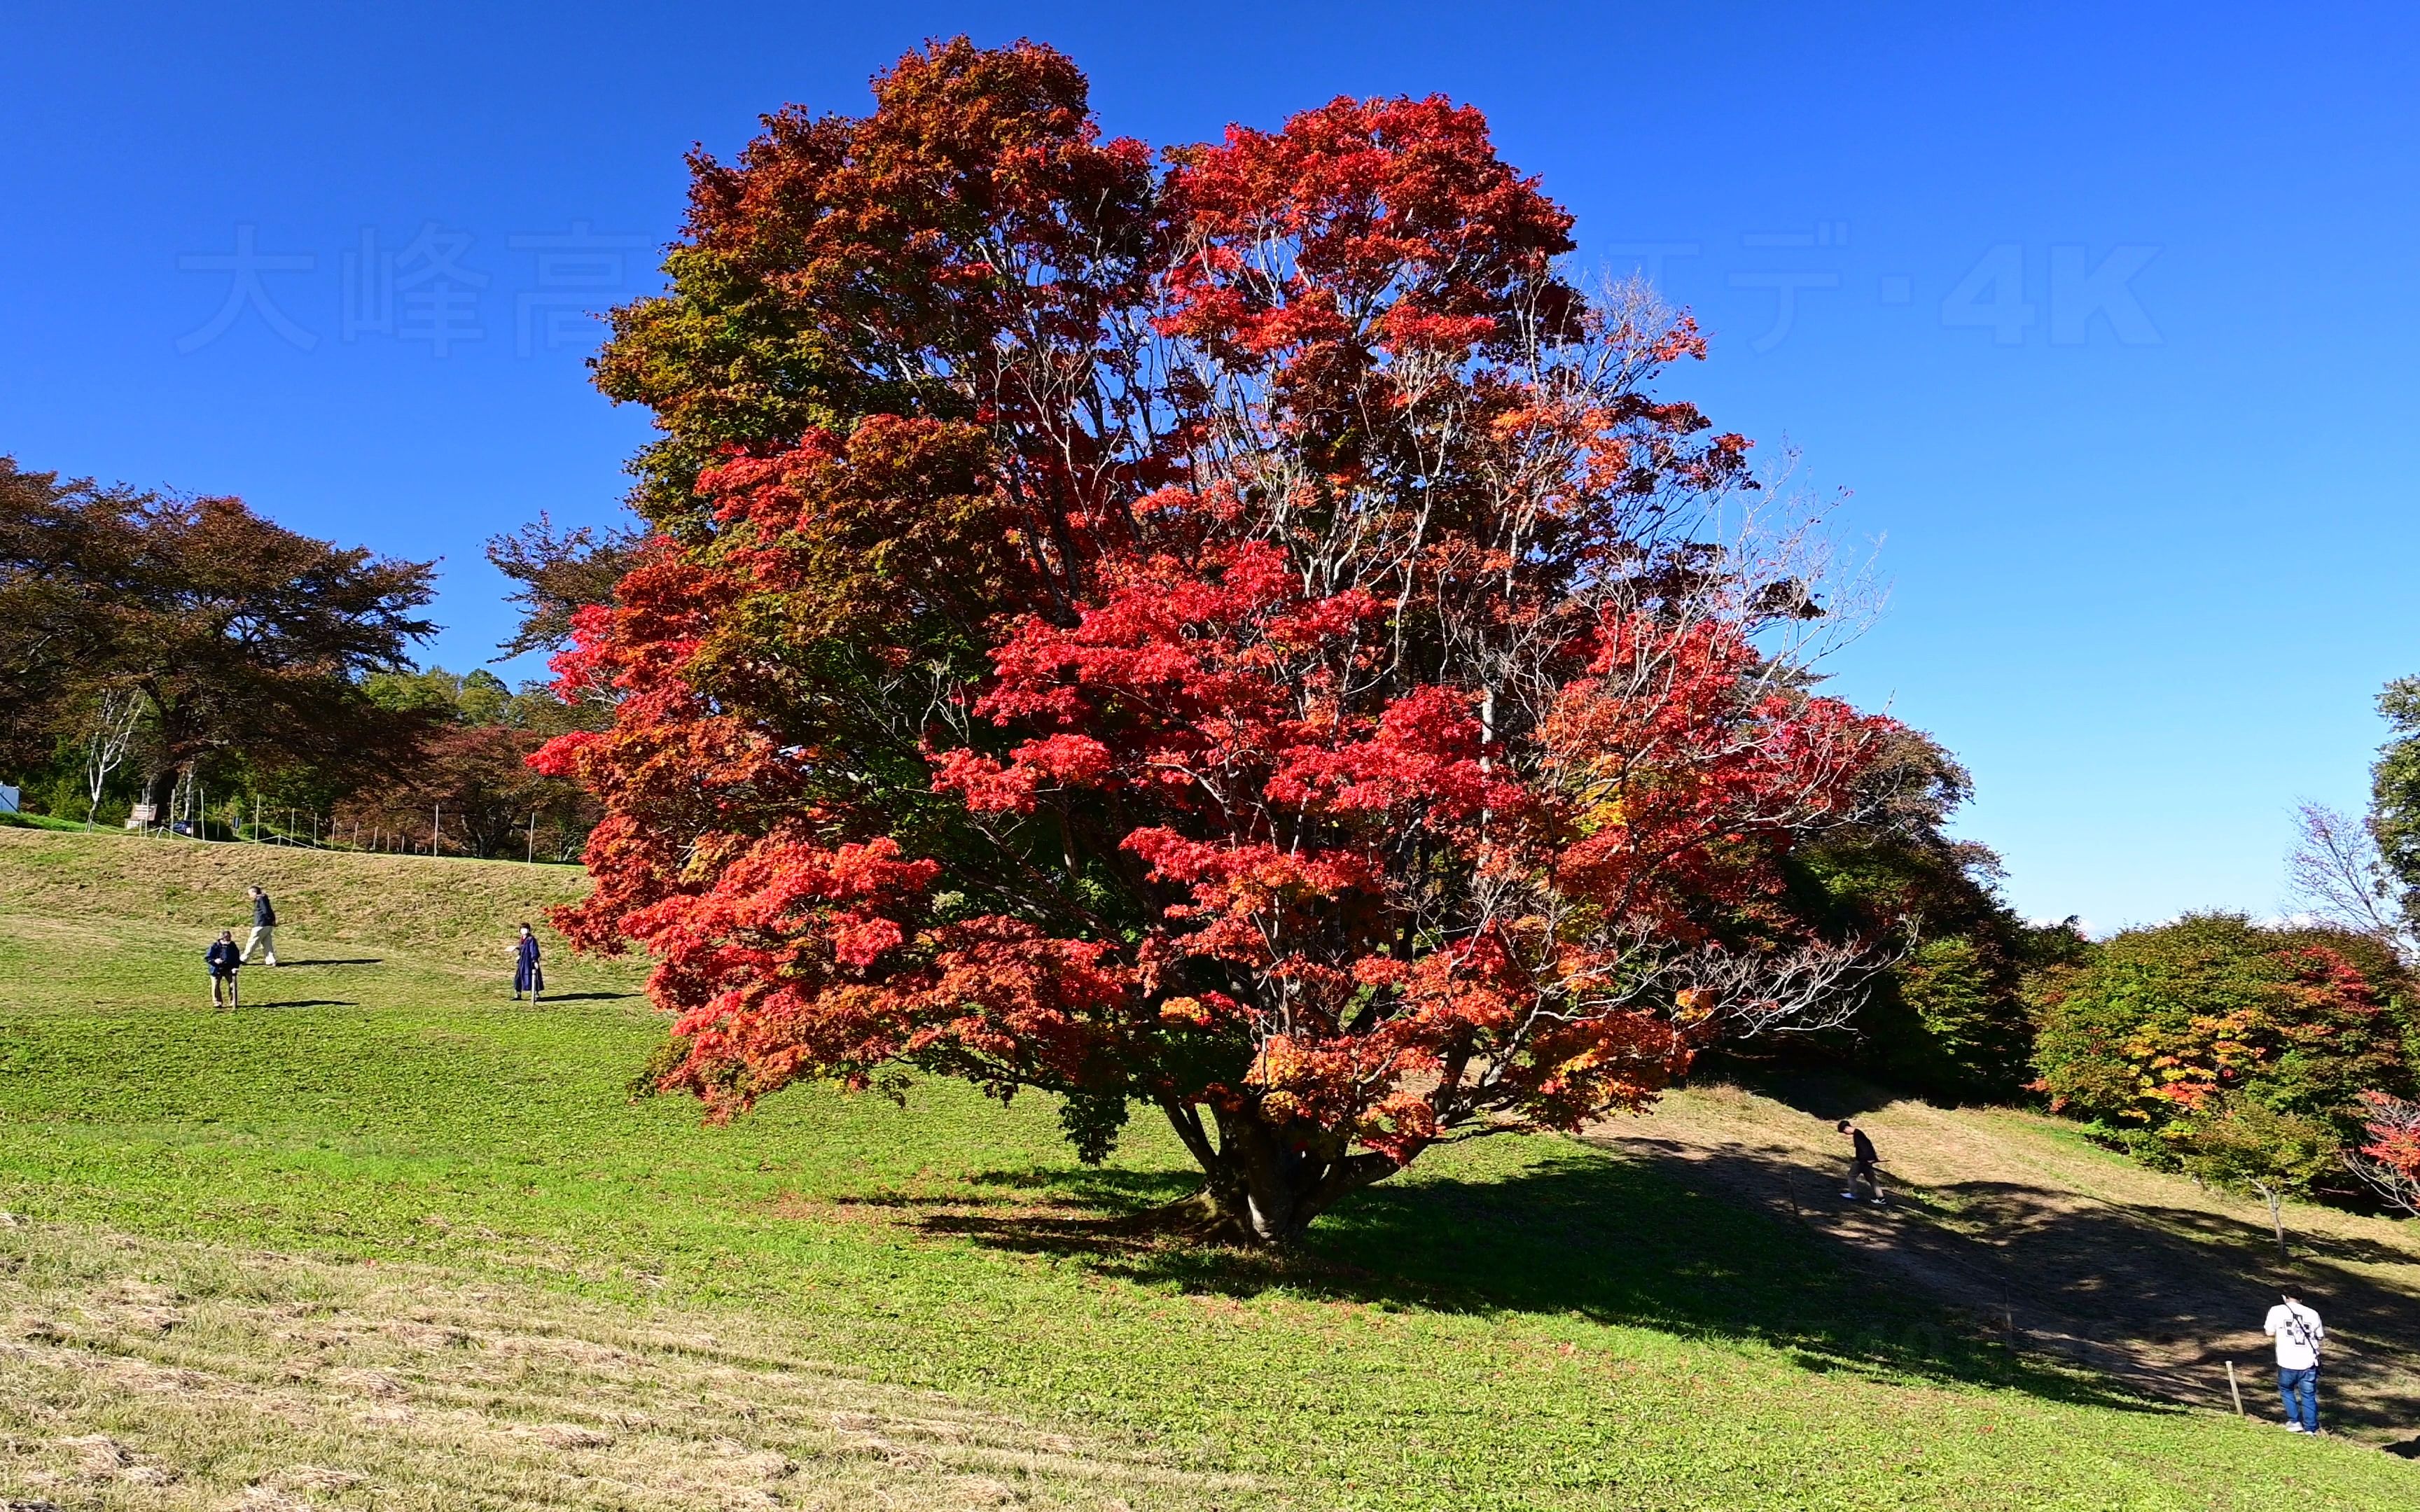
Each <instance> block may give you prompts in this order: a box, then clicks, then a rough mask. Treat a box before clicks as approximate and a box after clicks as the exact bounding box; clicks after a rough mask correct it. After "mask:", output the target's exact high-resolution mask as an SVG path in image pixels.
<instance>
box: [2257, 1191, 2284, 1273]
mask: <svg viewBox="0 0 2420 1512" xmlns="http://www.w3.org/2000/svg"><path fill="white" fill-rule="evenodd" d="M2254 1190H2255V1191H2257V1192H2258V1193H2259V1194H2260V1196H2261V1197H2262V1198H2263V1199H2264V1200H2266V1201H2267V1202H2268V1204H2269V1227H2270V1228H2271V1230H2272V1231H2273V1232H2274V1233H2275V1234H2276V1236H2277V1257H2278V1258H2279V1259H2281V1260H2290V1259H2292V1258H2293V1256H2291V1255H2290V1254H2288V1253H2287V1250H2286V1194H2285V1192H2284V1191H2283V1189H2281V1188H2278V1187H2273V1186H2263V1187H2256V1188H2254Z"/></svg>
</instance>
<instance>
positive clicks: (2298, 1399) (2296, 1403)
mask: <svg viewBox="0 0 2420 1512" xmlns="http://www.w3.org/2000/svg"><path fill="white" fill-rule="evenodd" d="M2277 1395H2278V1396H2279V1397H2280V1398H2281V1399H2282V1400H2283V1401H2284V1402H2285V1404H2286V1421H2287V1422H2288V1423H2300V1424H2301V1425H2303V1427H2304V1431H2306V1432H2310V1433H2317V1432H2319V1366H2318V1365H2313V1366H2311V1368H2309V1369H2308V1370H2288V1369H2287V1368H2286V1367H2285V1366H2283V1365H2279V1366H2278V1367H2277Z"/></svg>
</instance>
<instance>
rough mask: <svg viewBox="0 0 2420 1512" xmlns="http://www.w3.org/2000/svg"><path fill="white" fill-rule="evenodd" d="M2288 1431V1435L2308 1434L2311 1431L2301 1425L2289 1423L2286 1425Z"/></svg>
mask: <svg viewBox="0 0 2420 1512" xmlns="http://www.w3.org/2000/svg"><path fill="white" fill-rule="evenodd" d="M2286 1431H2287V1432H2288V1433H2308V1432H2310V1431H2311V1430H2310V1429H2308V1428H2306V1427H2303V1425H2301V1424H2300V1423H2288V1424H2287V1425H2286Z"/></svg>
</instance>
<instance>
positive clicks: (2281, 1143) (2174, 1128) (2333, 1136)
mask: <svg viewBox="0 0 2420 1512" xmlns="http://www.w3.org/2000/svg"><path fill="white" fill-rule="evenodd" d="M2164 1137H2165V1138H2166V1139H2167V1141H2168V1143H2169V1146H2170V1148H2171V1149H2174V1150H2175V1152H2176V1156H2177V1160H2178V1163H2179V1164H2180V1165H2182V1166H2183V1167H2184V1169H2185V1172H2186V1174H2187V1175H2190V1176H2192V1177H2194V1178H2195V1180H2200V1181H2203V1182H2206V1183H2208V1184H2209V1185H2211V1186H2215V1187H2218V1188H2220V1189H2221V1190H2223V1191H2228V1192H2239V1193H2245V1194H2249V1195H2251V1196H2257V1197H2258V1198H2259V1199H2260V1200H2261V1201H2262V1202H2264V1203H2266V1204H2268V1207H2269V1225H2270V1227H2271V1229H2272V1231H2273V1233H2274V1234H2275V1235H2276V1239H2277V1257H2278V1258H2279V1259H2281V1260H2282V1259H2286V1258H2288V1251H2287V1247H2286V1214H2285V1205H2286V1199H2287V1198H2288V1197H2289V1196H2310V1195H2311V1193H2312V1191H2313V1189H2314V1188H2316V1187H2317V1186H2319V1184H2320V1183H2321V1182H2322V1181H2324V1180H2326V1179H2327V1178H2329V1177H2332V1176H2336V1175H2339V1174H2341V1172H2342V1171H2343V1169H2344V1167H2343V1164H2342V1155H2343V1149H2344V1146H2343V1142H2342V1141H2343V1134H2342V1132H2341V1131H2340V1130H2338V1129H2337V1128H2336V1127H2335V1125H2334V1124H2333V1123H2331V1122H2329V1121H2328V1120H2326V1119H2315V1118H2312V1117H2310V1116H2309V1115H2307V1114H2301V1113H2285V1112H2281V1111H2279V1110H2278V1109H2276V1108H2274V1107H2273V1106H2271V1105H2270V1104H2268V1103H2263V1102H2261V1101H2260V1100H2259V1099H2258V1098H2257V1097H2256V1096H2254V1095H2252V1094H2250V1093H2248V1092H2234V1093H2229V1094H2226V1095H2223V1096H2220V1097H2217V1098H2214V1099H2211V1101H2210V1102H2209V1103H2206V1104H2205V1105H2204V1106H2202V1107H2201V1108H2199V1109H2196V1110H2195V1112H2193V1113H2192V1114H2190V1115H2188V1116H2186V1117H2185V1118H2183V1119H2178V1120H2176V1121H2175V1122H2172V1123H2171V1124H2169V1125H2168V1127H2167V1128H2166V1130H2165V1131H2164Z"/></svg>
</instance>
